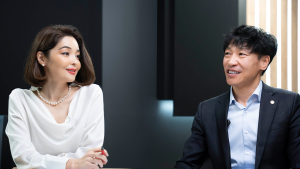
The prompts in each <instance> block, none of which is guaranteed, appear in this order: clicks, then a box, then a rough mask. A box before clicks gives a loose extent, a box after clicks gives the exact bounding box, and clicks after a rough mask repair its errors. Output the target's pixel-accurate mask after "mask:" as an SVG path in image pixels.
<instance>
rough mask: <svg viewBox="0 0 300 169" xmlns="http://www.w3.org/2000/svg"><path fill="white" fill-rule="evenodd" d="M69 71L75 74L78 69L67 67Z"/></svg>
mask: <svg viewBox="0 0 300 169" xmlns="http://www.w3.org/2000/svg"><path fill="white" fill-rule="evenodd" d="M67 71H68V72H69V73H71V74H73V75H74V74H75V72H76V69H75V68H70V69H67Z"/></svg>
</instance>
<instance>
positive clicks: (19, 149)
mask: <svg viewBox="0 0 300 169" xmlns="http://www.w3.org/2000/svg"><path fill="white" fill-rule="evenodd" d="M20 94H21V91H20V89H16V90H14V91H12V93H11V94H10V96H9V108H8V123H7V127H6V130H5V132H6V135H7V136H8V138H9V144H10V150H11V154H12V157H13V160H14V162H15V164H16V165H17V167H18V169H23V168H24V169H25V168H26V169H28V168H37V169H42V168H47V169H64V168H65V167H66V162H67V161H68V160H69V158H62V157H57V156H52V155H49V154H47V155H41V154H40V153H39V152H37V151H36V149H35V147H34V145H33V143H32V142H31V138H30V133H29V129H28V126H27V125H28V124H26V121H25V118H26V117H23V116H25V112H24V111H25V110H24V108H23V107H22V105H21V104H20V100H19V99H20Z"/></svg>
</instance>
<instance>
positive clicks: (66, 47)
mask: <svg viewBox="0 0 300 169" xmlns="http://www.w3.org/2000/svg"><path fill="white" fill-rule="evenodd" d="M62 48H68V49H72V48H71V47H69V46H63V47H61V48H59V49H58V50H61V49H62Z"/></svg>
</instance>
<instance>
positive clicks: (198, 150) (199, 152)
mask: <svg viewBox="0 0 300 169" xmlns="http://www.w3.org/2000/svg"><path fill="white" fill-rule="evenodd" d="M201 108H202V103H200V104H199V107H198V111H197V113H196V115H195V118H194V121H193V126H192V135H191V136H190V137H189V139H188V140H187V141H186V143H185V145H184V149H183V156H182V157H181V158H180V159H179V160H178V161H177V162H176V165H175V168H200V167H201V166H202V164H203V160H204V158H205V154H206V141H205V133H204V132H203V130H202V109H201Z"/></svg>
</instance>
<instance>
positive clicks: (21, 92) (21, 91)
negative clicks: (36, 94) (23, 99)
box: [9, 88, 29, 97]
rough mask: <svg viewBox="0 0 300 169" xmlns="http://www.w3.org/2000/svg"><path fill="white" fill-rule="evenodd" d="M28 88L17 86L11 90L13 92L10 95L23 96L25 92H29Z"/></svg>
mask: <svg viewBox="0 0 300 169" xmlns="http://www.w3.org/2000/svg"><path fill="white" fill-rule="evenodd" d="M28 91H29V90H28V89H20V88H16V89H14V90H12V91H11V93H10V94H9V96H10V97H18V96H23V95H24V94H28Z"/></svg>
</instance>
